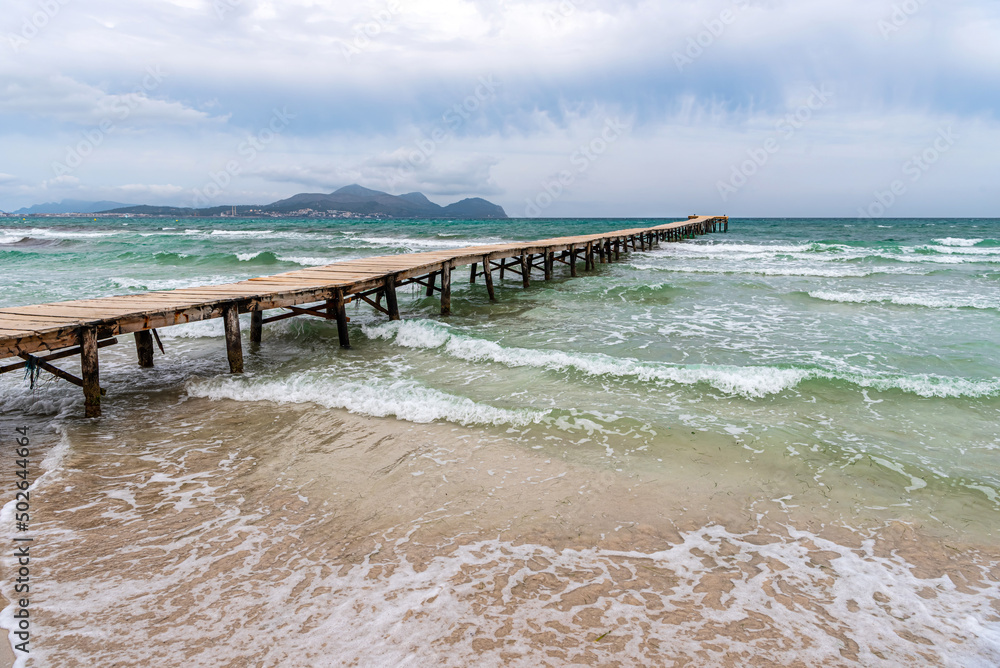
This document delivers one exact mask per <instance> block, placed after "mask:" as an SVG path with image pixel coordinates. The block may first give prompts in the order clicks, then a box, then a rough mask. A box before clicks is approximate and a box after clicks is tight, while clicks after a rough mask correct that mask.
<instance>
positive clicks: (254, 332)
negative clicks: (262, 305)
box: [250, 311, 264, 346]
mask: <svg viewBox="0 0 1000 668" xmlns="http://www.w3.org/2000/svg"><path fill="white" fill-rule="evenodd" d="M263 339H264V312H263V311H251V312H250V345H252V346H259V345H260V343H261V341H262V340H263Z"/></svg>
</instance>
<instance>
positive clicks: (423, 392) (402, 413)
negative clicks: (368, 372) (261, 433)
mask: <svg viewBox="0 0 1000 668" xmlns="http://www.w3.org/2000/svg"><path fill="white" fill-rule="evenodd" d="M187 392H188V394H189V395H191V396H193V397H204V398H208V399H214V400H218V399H232V400H234V401H273V402H276V403H293V404H300V403H313V404H318V405H320V406H326V407H327V408H343V409H346V410H348V411H350V412H352V413H359V414H361V415H369V416H372V417H388V416H395V417H397V418H399V419H400V420H407V421H409V422H418V423H426V422H434V421H437V420H446V421H448V422H454V423H457V424H461V425H504V424H506V425H513V426H525V425H528V424H531V423H534V422H539V421H540V420H541V419H542V418H543V417H544V416H545V413H541V412H536V411H526V410H507V409H504V408H497V407H495V406H490V405H488V404H483V403H477V402H475V401H473V400H471V399H468V398H466V397H459V396H455V395H453V394H448V393H446V392H441V391H439V390H435V389H433V388H429V387H426V386H424V385H421V384H420V383H417V382H416V381H411V380H383V379H379V378H375V379H373V380H371V381H369V382H364V383H361V382H355V381H349V380H343V379H341V378H339V377H338V376H337V375H336V374H335V373H333V372H327V373H322V372H313V373H307V374H303V375H300V376H296V377H293V378H284V379H258V378H252V377H243V378H213V379H211V380H205V381H193V382H190V383H189V384H188V385H187Z"/></svg>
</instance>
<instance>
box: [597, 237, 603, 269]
mask: <svg viewBox="0 0 1000 668" xmlns="http://www.w3.org/2000/svg"><path fill="white" fill-rule="evenodd" d="M597 258H598V260H599V261H600V263H601V264H604V240H603V239H602V240H601V241H598V242H597Z"/></svg>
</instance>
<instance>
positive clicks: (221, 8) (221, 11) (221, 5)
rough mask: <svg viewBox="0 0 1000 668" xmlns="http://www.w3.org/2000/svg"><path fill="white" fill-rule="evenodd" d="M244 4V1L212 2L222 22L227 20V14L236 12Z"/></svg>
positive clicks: (215, 0) (218, 0) (214, 0)
mask: <svg viewBox="0 0 1000 668" xmlns="http://www.w3.org/2000/svg"><path fill="white" fill-rule="evenodd" d="M242 4H243V0H212V9H214V10H215V15H216V16H218V17H219V20H220V21H221V20H223V19H225V18H226V14H228V13H229V12H232V11H235V10H236V8H238V7H239V6H240V5H242Z"/></svg>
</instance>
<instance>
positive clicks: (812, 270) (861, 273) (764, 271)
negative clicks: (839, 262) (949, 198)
mask: <svg viewBox="0 0 1000 668" xmlns="http://www.w3.org/2000/svg"><path fill="white" fill-rule="evenodd" d="M632 266H633V267H634V268H636V269H643V270H652V271H668V272H675V273H684V274H751V275H756V276H806V277H810V276H816V277H821V278H865V277H867V276H874V275H876V274H881V273H889V272H888V271H887V270H880V271H866V270H864V269H851V268H848V267H843V268H838V267H830V268H821V267H781V268H779V267H746V268H741V269H735V268H733V267H731V266H723V267H718V268H715V269H712V268H710V267H684V266H678V265H654V264H641V263H633V264H632Z"/></svg>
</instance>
